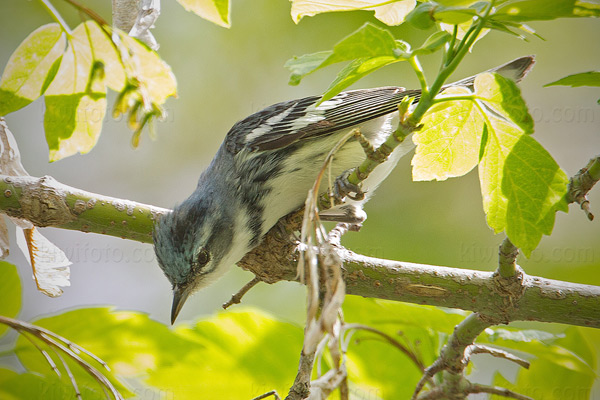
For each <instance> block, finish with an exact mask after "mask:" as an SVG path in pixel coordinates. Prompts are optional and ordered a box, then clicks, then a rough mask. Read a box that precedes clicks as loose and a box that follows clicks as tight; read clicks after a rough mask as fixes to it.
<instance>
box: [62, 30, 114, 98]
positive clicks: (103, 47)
mask: <svg viewBox="0 0 600 400" xmlns="http://www.w3.org/2000/svg"><path fill="white" fill-rule="evenodd" d="M80 27H83V29H82V28H80ZM106 29H109V28H106ZM84 33H85V36H83V34H84ZM109 34H110V32H105V31H104V30H103V29H102V28H101V27H100V25H98V24H97V23H96V22H95V21H87V22H85V23H84V24H82V25H80V26H79V27H77V29H76V30H75V31H74V32H73V35H74V37H75V40H78V41H80V42H81V44H82V46H81V51H87V49H86V48H87V47H90V51H91V52H92V54H93V59H94V60H95V61H101V62H102V64H103V68H104V78H103V80H102V83H104V84H105V85H106V86H108V87H109V88H111V89H112V90H114V91H115V92H120V91H121V90H123V87H124V86H125V70H124V69H123V63H122V62H121V59H120V57H119V55H118V53H117V50H116V49H115V45H114V44H113V43H112V40H111V39H110V37H109V36H108V35H109ZM75 35H77V36H75ZM82 36H83V37H82Z"/></svg>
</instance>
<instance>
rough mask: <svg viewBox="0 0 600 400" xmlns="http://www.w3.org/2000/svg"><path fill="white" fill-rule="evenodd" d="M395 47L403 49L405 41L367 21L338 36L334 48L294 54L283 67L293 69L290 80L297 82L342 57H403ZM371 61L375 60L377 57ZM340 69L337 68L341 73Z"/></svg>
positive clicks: (365, 58) (397, 59) (369, 58)
mask: <svg viewBox="0 0 600 400" xmlns="http://www.w3.org/2000/svg"><path fill="white" fill-rule="evenodd" d="M397 50H401V51H406V50H408V45H407V44H405V43H403V42H401V41H398V40H394V36H392V34H391V33H390V32H389V31H388V30H387V29H382V28H379V27H378V26H375V25H373V24H371V23H366V24H364V25H363V26H361V27H360V28H359V29H357V30H356V31H354V32H352V33H351V34H350V35H348V36H346V37H345V38H344V39H342V40H340V41H339V42H338V43H337V44H336V45H335V46H334V48H333V51H321V52H318V53H312V54H306V55H303V56H300V57H294V58H292V59H290V60H288V61H287V62H286V64H285V67H286V68H288V69H289V70H290V71H291V72H292V75H291V77H290V84H292V85H297V84H298V83H299V82H300V80H302V78H304V77H305V76H306V75H308V74H310V73H313V72H315V71H317V70H319V69H321V68H324V67H326V66H328V65H331V64H335V63H338V62H342V61H353V60H358V59H360V60H362V61H361V63H367V62H368V61H369V60H373V59H376V58H390V59H396V60H395V61H402V60H404V58H402V57H399V56H398V55H397V54H396V51H397ZM395 61H394V62H395ZM374 63H375V64H377V63H378V61H375V62H374ZM343 73H344V72H340V75H342V74H343ZM361 76H364V75H361ZM338 78H339V77H338ZM357 79H360V77H359V78H357ZM353 82H354V81H353Z"/></svg>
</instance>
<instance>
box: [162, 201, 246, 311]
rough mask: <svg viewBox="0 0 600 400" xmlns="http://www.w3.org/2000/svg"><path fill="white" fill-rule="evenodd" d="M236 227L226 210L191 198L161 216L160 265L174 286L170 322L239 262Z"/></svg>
mask: <svg viewBox="0 0 600 400" xmlns="http://www.w3.org/2000/svg"><path fill="white" fill-rule="evenodd" d="M234 230H235V227H234V224H233V221H231V218H229V216H228V215H227V213H226V208H225V207H221V206H219V205H214V204H206V202H203V201H200V200H199V199H194V197H193V196H192V197H191V198H190V199H188V200H186V201H185V202H184V203H183V204H181V205H179V206H178V207H176V208H175V209H174V210H173V211H172V212H170V213H168V214H164V215H162V216H161V217H160V218H159V220H158V222H157V224H156V226H155V229H154V251H155V252H156V257H157V259H158V264H159V266H160V268H161V269H162V270H163V272H164V274H165V275H166V277H167V278H168V279H169V281H170V282H171V285H172V287H173V306H172V309H171V323H174V322H175V319H176V318H177V315H178V314H179V311H181V308H182V307H183V304H184V303H185V301H186V299H187V298H188V297H189V296H190V295H191V294H192V293H193V292H195V291H196V290H198V289H200V288H202V287H205V286H207V285H208V284H209V283H211V282H213V281H214V280H215V279H217V278H218V277H220V276H221V275H222V274H223V273H224V272H225V271H227V268H228V267H229V266H230V265H231V264H233V263H235V262H237V261H238V260H239V259H240V258H241V257H242V256H243V254H242V255H238V254H237V253H238V252H237V251H236V249H235V246H234Z"/></svg>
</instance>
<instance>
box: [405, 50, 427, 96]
mask: <svg viewBox="0 0 600 400" xmlns="http://www.w3.org/2000/svg"><path fill="white" fill-rule="evenodd" d="M408 62H410V65H411V66H412V67H413V70H414V71H415V74H417V78H418V79H419V83H420V84H421V93H422V96H427V95H429V87H428V86H427V79H426V78H425V73H424V72H423V67H421V63H420V62H419V59H418V58H417V56H412V57H411V58H409V59H408Z"/></svg>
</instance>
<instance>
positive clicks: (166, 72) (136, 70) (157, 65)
mask: <svg viewBox="0 0 600 400" xmlns="http://www.w3.org/2000/svg"><path fill="white" fill-rule="evenodd" d="M121 40H122V41H123V43H124V44H125V46H126V47H127V49H128V50H129V52H130V53H131V56H130V57H129V58H128V60H127V61H126V68H127V69H128V75H130V76H132V77H134V78H135V79H136V80H137V82H138V83H139V85H140V90H141V91H142V93H144V96H146V97H147V98H146V99H144V102H149V103H153V104H156V105H157V106H158V105H162V104H163V103H164V102H165V101H166V100H167V98H168V97H171V96H173V97H174V96H176V95H177V82H176V80H175V75H173V72H172V71H171V67H170V66H169V65H168V64H167V63H165V62H164V61H163V60H161V59H160V57H159V56H158V54H157V53H156V52H155V51H153V50H151V49H150V48H148V47H147V46H146V45H144V44H142V43H140V42H139V41H137V40H136V39H134V38H132V37H129V36H127V35H124V34H122V35H121ZM148 106H149V104H148Z"/></svg>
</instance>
